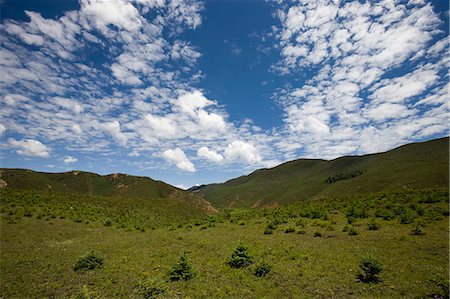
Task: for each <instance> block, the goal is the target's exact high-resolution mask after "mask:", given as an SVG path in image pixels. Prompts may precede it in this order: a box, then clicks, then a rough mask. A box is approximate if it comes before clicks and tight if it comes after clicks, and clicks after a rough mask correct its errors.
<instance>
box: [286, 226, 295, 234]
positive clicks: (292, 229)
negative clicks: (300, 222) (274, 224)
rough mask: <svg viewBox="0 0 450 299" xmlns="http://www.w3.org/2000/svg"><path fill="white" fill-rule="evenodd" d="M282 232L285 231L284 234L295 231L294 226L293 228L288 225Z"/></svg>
mask: <svg viewBox="0 0 450 299" xmlns="http://www.w3.org/2000/svg"><path fill="white" fill-rule="evenodd" d="M284 232H285V233H286V234H288V233H295V228H293V227H288V228H286V229H285V230H284Z"/></svg>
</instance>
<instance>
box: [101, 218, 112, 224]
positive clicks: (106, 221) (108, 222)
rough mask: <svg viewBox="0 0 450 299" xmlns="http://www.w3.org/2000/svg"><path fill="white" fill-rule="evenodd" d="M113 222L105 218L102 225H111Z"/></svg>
mask: <svg viewBox="0 0 450 299" xmlns="http://www.w3.org/2000/svg"><path fill="white" fill-rule="evenodd" d="M112 224H113V222H112V220H111V219H109V218H106V220H105V222H103V225H104V226H111V225H112Z"/></svg>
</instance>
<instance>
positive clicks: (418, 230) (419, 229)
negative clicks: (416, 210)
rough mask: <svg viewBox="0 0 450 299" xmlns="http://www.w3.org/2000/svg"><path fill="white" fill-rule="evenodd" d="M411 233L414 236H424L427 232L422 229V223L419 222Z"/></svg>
mask: <svg viewBox="0 0 450 299" xmlns="http://www.w3.org/2000/svg"><path fill="white" fill-rule="evenodd" d="M411 235H413V236H422V235H425V232H424V231H423V230H422V225H420V224H419V223H417V224H416V225H415V226H414V228H413V229H412V230H411Z"/></svg>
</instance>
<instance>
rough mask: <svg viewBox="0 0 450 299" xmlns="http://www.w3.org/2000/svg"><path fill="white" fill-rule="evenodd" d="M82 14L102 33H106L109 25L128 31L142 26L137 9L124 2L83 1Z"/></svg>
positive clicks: (106, 0) (114, 0) (108, 0)
mask: <svg viewBox="0 0 450 299" xmlns="http://www.w3.org/2000/svg"><path fill="white" fill-rule="evenodd" d="M81 12H82V14H83V15H85V16H86V17H87V18H88V19H89V20H90V22H92V23H93V24H94V25H95V26H96V27H97V28H99V29H100V30H102V31H105V30H106V26H108V25H114V26H117V27H119V28H123V29H125V30H128V31H132V30H136V29H139V28H140V27H141V26H142V20H141V18H140V14H139V12H138V10H137V9H136V7H134V6H133V4H131V3H129V2H127V1H123V0H81Z"/></svg>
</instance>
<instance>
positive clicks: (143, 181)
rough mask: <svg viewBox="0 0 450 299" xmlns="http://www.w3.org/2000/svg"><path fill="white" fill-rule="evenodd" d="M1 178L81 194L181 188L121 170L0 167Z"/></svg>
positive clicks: (162, 192) (14, 184) (155, 194)
mask: <svg viewBox="0 0 450 299" xmlns="http://www.w3.org/2000/svg"><path fill="white" fill-rule="evenodd" d="M0 179H2V180H3V181H6V183H7V185H6V188H11V189H22V190H35V191H48V192H55V193H76V194H80V195H101V196H119V197H120V196H126V197H133V198H165V197H168V196H169V195H170V194H172V193H173V192H175V191H176V190H178V189H177V188H175V187H173V186H171V185H168V184H166V183H163V182H160V181H155V180H152V179H150V178H147V177H138V176H131V175H127V174H120V173H116V174H110V175H106V176H102V175H98V174H95V173H90V172H82V171H70V172H63V173H44V172H37V171H32V170H25V169H0Z"/></svg>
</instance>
